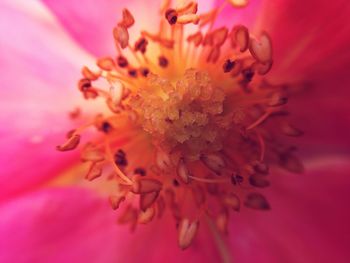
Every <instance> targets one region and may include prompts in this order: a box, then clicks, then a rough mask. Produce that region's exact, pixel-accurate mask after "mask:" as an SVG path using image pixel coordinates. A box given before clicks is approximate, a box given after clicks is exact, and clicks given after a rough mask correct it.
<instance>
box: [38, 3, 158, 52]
mask: <svg viewBox="0 0 350 263" xmlns="http://www.w3.org/2000/svg"><path fill="white" fill-rule="evenodd" d="M43 2H44V3H45V4H46V5H47V6H48V7H49V8H50V9H51V10H52V12H53V13H54V14H55V15H56V16H57V18H58V19H59V21H60V22H61V23H62V25H63V26H64V27H65V28H66V30H67V31H68V32H69V33H70V34H72V36H73V37H74V39H75V40H76V41H78V42H79V44H80V45H82V46H83V47H84V48H85V49H86V50H88V51H89V52H91V53H92V54H94V55H95V56H104V55H106V54H114V53H115V46H114V40H113V36H112V30H113V27H114V26H115V25H116V24H117V22H118V20H119V19H120V18H121V11H122V9H123V8H124V7H127V8H128V9H129V10H130V11H131V13H132V14H133V15H134V17H135V20H136V23H135V26H133V28H132V29H131V30H130V35H131V36H134V37H137V36H138V35H139V32H140V29H149V30H151V31H156V30H157V27H155V26H154V25H157V24H158V11H159V5H160V1H137V0H130V1H127V2H123V1H110V0H102V1H98V2H96V1H94V0H86V1H84V4H83V5H82V3H81V2H80V1H69V0H64V1H59V2H58V1H55V0H43ZM146 14H147V16H146Z"/></svg>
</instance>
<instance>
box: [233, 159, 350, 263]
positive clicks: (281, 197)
mask: <svg viewBox="0 0 350 263" xmlns="http://www.w3.org/2000/svg"><path fill="white" fill-rule="evenodd" d="M349 163H350V160H349V159H344V158H337V157H333V158H332V157H330V158H326V157H325V158H323V159H319V160H317V161H313V162H310V164H309V165H308V167H307V172H306V173H305V174H304V175H302V176H300V177H298V176H295V175H290V174H281V173H280V174H275V176H273V178H272V182H273V186H272V187H271V188H270V189H269V190H268V193H266V196H267V198H268V199H269V200H271V207H272V208H271V211H270V212H267V213H259V214H258V215H257V214H256V212H254V211H242V213H240V214H237V216H235V217H233V218H232V226H231V229H230V231H231V232H230V234H231V235H230V237H231V247H232V255H233V257H234V259H235V261H236V262H242V263H244V262H270V263H274V262H276V263H277V262H293V263H295V262H320V263H321V262H325V263H326V262H339V263H341V262H344V263H345V262H348V259H349V256H350V253H349V250H348V245H349V242H350V227H349V221H350V212H349V211H348V210H347V209H346V203H347V202H348V200H350V193H349V187H350V181H349V179H348V176H349V173H350V166H349Z"/></svg>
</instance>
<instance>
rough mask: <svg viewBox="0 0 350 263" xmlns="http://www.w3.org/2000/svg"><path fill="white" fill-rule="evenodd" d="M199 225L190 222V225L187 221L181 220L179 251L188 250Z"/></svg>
mask: <svg viewBox="0 0 350 263" xmlns="http://www.w3.org/2000/svg"><path fill="white" fill-rule="evenodd" d="M198 226H199V223H198V222H192V223H190V221H189V219H187V218H185V219H182V221H181V223H180V226H179V239H178V241H179V246H180V248H181V249H186V248H188V247H189V246H190V245H191V243H192V241H193V239H194V237H195V235H196V233H197V230H198Z"/></svg>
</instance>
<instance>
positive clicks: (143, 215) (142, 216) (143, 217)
mask: <svg viewBox="0 0 350 263" xmlns="http://www.w3.org/2000/svg"><path fill="white" fill-rule="evenodd" d="M155 214H156V210H155V209H154V208H153V207H149V208H148V209H146V210H143V211H141V212H140V213H139V217H138V220H137V222H138V223H139V224H147V223H149V222H151V221H152V219H153V217H154V215H155Z"/></svg>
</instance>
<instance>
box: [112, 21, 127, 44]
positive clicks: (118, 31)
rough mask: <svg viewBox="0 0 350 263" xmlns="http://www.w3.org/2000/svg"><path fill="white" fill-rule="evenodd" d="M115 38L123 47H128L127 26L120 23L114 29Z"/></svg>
mask: <svg viewBox="0 0 350 263" xmlns="http://www.w3.org/2000/svg"><path fill="white" fill-rule="evenodd" d="M113 37H114V40H115V41H116V42H117V43H118V44H119V45H120V47H121V48H123V49H124V48H126V47H127V46H128V44H129V32H128V30H127V29H126V27H124V26H121V25H118V26H116V27H115V28H114V29H113Z"/></svg>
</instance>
